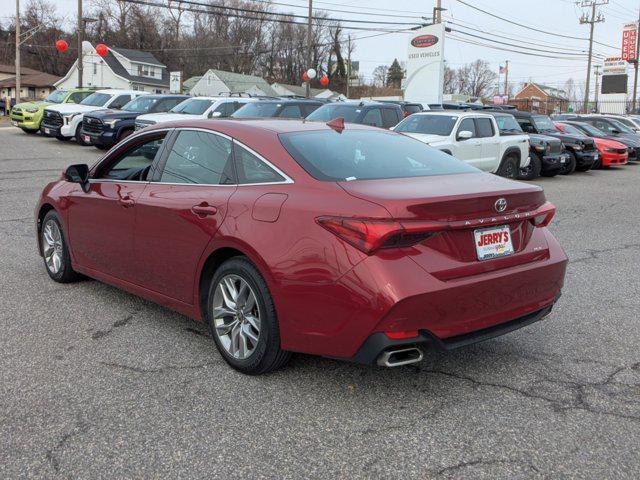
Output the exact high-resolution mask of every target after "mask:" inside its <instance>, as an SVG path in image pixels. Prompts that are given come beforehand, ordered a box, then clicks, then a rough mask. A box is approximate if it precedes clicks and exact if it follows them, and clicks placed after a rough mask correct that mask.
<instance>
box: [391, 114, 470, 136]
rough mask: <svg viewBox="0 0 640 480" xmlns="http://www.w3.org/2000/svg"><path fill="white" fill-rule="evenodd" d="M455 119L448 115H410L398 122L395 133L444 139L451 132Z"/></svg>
mask: <svg viewBox="0 0 640 480" xmlns="http://www.w3.org/2000/svg"><path fill="white" fill-rule="evenodd" d="M457 119H458V117H454V116H449V115H412V116H410V117H407V118H406V119H404V120H403V121H402V122H400V123H399V124H398V126H397V127H396V128H395V131H396V132H403V133H425V134H427V135H440V136H443V137H446V136H448V135H449V134H450V133H451V130H453V127H454V125H455V124H456V120H457Z"/></svg>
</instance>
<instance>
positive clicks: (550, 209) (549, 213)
mask: <svg viewBox="0 0 640 480" xmlns="http://www.w3.org/2000/svg"><path fill="white" fill-rule="evenodd" d="M555 214H556V207H555V206H554V205H553V204H552V203H549V202H547V203H545V204H544V205H543V206H542V207H540V211H539V212H538V213H537V214H536V216H535V217H533V218H532V219H531V223H533V224H534V225H535V226H536V227H538V228H542V227H546V226H547V225H549V224H550V223H551V219H552V218H553V216H554V215H555Z"/></svg>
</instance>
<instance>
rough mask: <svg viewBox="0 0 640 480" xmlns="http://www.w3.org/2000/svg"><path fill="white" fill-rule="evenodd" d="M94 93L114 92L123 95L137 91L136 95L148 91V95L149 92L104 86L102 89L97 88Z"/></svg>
mask: <svg viewBox="0 0 640 480" xmlns="http://www.w3.org/2000/svg"><path fill="white" fill-rule="evenodd" d="M94 93H112V94H114V95H123V94H128V93H135V94H136V95H142V94H145V93H146V94H147V95H148V92H142V91H140V90H120V89H117V88H103V89H100V90H96V91H95V92H94Z"/></svg>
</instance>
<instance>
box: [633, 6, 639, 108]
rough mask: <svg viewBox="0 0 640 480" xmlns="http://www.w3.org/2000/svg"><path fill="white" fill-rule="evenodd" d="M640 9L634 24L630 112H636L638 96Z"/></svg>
mask: <svg viewBox="0 0 640 480" xmlns="http://www.w3.org/2000/svg"><path fill="white" fill-rule="evenodd" d="M639 30H640V9H639V10H638V25H636V55H635V57H636V64H635V68H634V69H633V70H634V74H633V104H632V105H633V107H632V108H631V113H636V98H637V96H638V61H639V60H640V59H638V54H639V53H640V31H639Z"/></svg>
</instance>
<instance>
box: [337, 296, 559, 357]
mask: <svg viewBox="0 0 640 480" xmlns="http://www.w3.org/2000/svg"><path fill="white" fill-rule="evenodd" d="M552 308H553V304H551V305H549V306H546V307H543V308H541V309H540V310H537V311H535V312H532V313H529V314H526V315H523V316H521V317H518V318H515V319H513V320H509V321H506V322H503V323H499V324H497V325H493V326H490V327H487V328H483V329H480V330H476V331H473V332H470V333H465V334H461V335H456V336H453V337H448V338H444V339H442V338H439V337H437V336H436V335H434V334H432V333H431V332H429V331H428V330H419V331H418V336H417V337H413V338H406V339H394V338H389V337H388V336H387V335H385V334H384V333H382V332H377V333H374V334H373V335H371V336H370V337H369V338H367V340H366V341H365V342H364V344H363V345H362V346H361V347H360V349H359V350H358V353H356V354H355V355H354V356H353V357H352V358H350V359H349V360H350V361H353V362H356V363H364V364H374V363H376V360H377V359H378V358H379V357H380V356H381V355H382V354H383V353H384V352H385V351H387V350H391V349H397V348H403V347H417V348H419V349H421V350H436V351H441V352H442V351H448V350H455V349H456V348H461V347H466V346H468V345H473V344H474V343H479V342H484V341H485V340H490V339H492V338H495V337H499V336H501V335H505V334H507V333H509V332H513V331H515V330H518V329H520V328H522V327H526V326H527V325H531V324H532V323H535V322H538V321H540V320H542V319H543V318H545V317H546V316H547V315H549V314H550V313H551V309H552Z"/></svg>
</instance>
